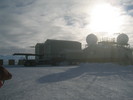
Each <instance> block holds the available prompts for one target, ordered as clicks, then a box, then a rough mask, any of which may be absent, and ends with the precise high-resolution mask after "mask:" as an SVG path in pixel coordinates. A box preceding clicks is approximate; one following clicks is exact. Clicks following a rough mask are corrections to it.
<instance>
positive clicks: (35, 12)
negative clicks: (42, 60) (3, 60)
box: [0, 0, 133, 54]
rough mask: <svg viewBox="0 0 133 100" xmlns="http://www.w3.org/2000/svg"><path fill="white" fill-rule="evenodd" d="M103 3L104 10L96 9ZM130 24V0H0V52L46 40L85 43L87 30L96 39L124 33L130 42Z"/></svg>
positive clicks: (20, 49)
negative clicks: (93, 34) (94, 35)
mask: <svg viewBox="0 0 133 100" xmlns="http://www.w3.org/2000/svg"><path fill="white" fill-rule="evenodd" d="M103 4H105V5H109V6H104V7H103V8H105V9H106V11H105V10H104V12H103V11H97V9H101V10H102V7H101V6H102V5H103ZM96 7H99V8H97V9H96ZM107 11H108V12H110V13H108V12H107ZM103 13H104V14H105V15H104V14H103ZM98 15H99V18H100V17H101V19H100V20H99V19H98V18H97V16H98ZM112 15H113V16H112ZM109 16H111V18H112V19H114V20H111V19H110V18H109ZM104 17H108V19H106V18H104ZM104 19H105V20H104ZM108 20H110V22H108ZM95 21H96V22H95ZM117 21H118V22H117ZM108 23H109V24H111V25H109V24H108ZM104 24H105V25H104ZM132 27H133V1H132V0H0V54H12V53H14V52H30V53H31V52H32V53H33V51H34V49H33V48H30V46H34V45H35V44H36V43H42V42H45V41H46V39H61V40H64V39H65V40H74V41H79V42H81V43H83V44H85V43H86V42H85V39H86V36H87V35H88V34H90V33H95V34H96V35H97V36H98V38H101V37H104V36H106V35H107V34H108V33H106V32H114V33H126V34H127V35H128V36H129V38H130V40H129V43H130V44H131V45H133V28H132ZM108 35H111V36H112V35H114V36H115V35H116V34H112V33H109V34H108Z"/></svg>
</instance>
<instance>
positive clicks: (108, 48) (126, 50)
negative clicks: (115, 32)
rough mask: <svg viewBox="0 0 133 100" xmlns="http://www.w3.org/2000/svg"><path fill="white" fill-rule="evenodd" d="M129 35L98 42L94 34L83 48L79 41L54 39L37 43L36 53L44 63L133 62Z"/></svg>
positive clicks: (88, 38)
mask: <svg viewBox="0 0 133 100" xmlns="http://www.w3.org/2000/svg"><path fill="white" fill-rule="evenodd" d="M128 40H129V38H128V36H127V35H126V34H120V35H119V36H118V37H117V40H111V41H110V40H106V41H104V40H102V41H99V42H98V39H97V37H96V36H95V35H94V34H89V35H88V36H87V38H86V42H87V47H86V48H84V49H81V43H80V42H77V41H66V40H52V39H48V40H46V41H45V43H37V44H36V46H35V53H36V54H37V55H41V56H38V57H36V60H37V61H42V62H44V63H52V62H62V61H68V62H70V63H72V62H126V63H131V62H132V59H133V57H132V50H131V49H130V45H129V44H128Z"/></svg>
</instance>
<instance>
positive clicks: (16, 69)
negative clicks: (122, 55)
mask: <svg viewBox="0 0 133 100" xmlns="http://www.w3.org/2000/svg"><path fill="white" fill-rule="evenodd" d="M6 68H7V69H8V70H9V71H10V72H11V73H12V74H13V78H12V79H11V80H8V81H6V82H5V84H4V86H3V87H2V88H0V100H133V66H131V65H129V66H122V65H121V66H120V65H116V64H109V63H105V64H98V63H95V64H94V63H92V64H80V65H79V66H55V67H52V66H49V67H48V66H45V67H43V66H38V67H23V66H12V67H11V66H6Z"/></svg>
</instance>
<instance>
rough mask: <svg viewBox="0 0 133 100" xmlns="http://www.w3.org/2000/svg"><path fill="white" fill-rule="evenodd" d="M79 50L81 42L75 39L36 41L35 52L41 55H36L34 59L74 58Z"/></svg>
mask: <svg viewBox="0 0 133 100" xmlns="http://www.w3.org/2000/svg"><path fill="white" fill-rule="evenodd" d="M79 52H81V43H80V42H77V41H66V40H52V39H48V40H46V41H45V43H37V44H36V46H35V53H36V54H38V55H42V56H40V57H36V60H43V61H51V60H53V59H54V60H55V59H58V60H59V59H63V60H66V59H76V58H77V56H78V55H79ZM70 54H71V55H70Z"/></svg>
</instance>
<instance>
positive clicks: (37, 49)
mask: <svg viewBox="0 0 133 100" xmlns="http://www.w3.org/2000/svg"><path fill="white" fill-rule="evenodd" d="M35 54H37V55H44V43H37V44H36V46H35ZM35 59H36V60H39V59H42V56H36V57H35Z"/></svg>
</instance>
